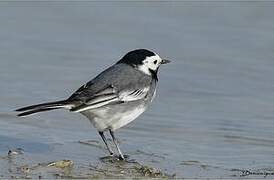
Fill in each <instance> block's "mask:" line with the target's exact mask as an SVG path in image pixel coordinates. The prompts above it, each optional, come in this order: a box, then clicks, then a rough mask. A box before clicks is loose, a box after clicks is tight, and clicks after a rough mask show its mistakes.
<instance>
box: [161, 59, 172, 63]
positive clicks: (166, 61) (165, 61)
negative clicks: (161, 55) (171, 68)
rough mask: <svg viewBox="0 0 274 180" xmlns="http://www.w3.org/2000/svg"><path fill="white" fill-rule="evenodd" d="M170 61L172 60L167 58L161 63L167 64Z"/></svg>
mask: <svg viewBox="0 0 274 180" xmlns="http://www.w3.org/2000/svg"><path fill="white" fill-rule="evenodd" d="M170 62H171V61H170V60H167V59H162V62H161V64H167V63H170Z"/></svg>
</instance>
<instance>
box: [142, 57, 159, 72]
mask: <svg viewBox="0 0 274 180" xmlns="http://www.w3.org/2000/svg"><path fill="white" fill-rule="evenodd" d="M161 62H162V59H161V58H160V56H159V55H158V54H156V55H155V56H150V57H147V58H146V59H145V60H144V61H143V64H142V65H139V66H138V69H139V70H140V71H142V72H144V73H145V74H148V75H151V72H150V71H149V69H151V70H153V71H156V70H157V69H158V67H159V66H160V65H161Z"/></svg>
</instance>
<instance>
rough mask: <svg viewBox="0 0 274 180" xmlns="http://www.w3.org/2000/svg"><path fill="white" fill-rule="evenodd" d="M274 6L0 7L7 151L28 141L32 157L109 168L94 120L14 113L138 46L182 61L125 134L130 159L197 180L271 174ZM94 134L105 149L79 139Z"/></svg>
mask: <svg viewBox="0 0 274 180" xmlns="http://www.w3.org/2000/svg"><path fill="white" fill-rule="evenodd" d="M273 8H274V4H273V3H271V2H265V3H250V2H249V3H248V2H246V3H244V2H241V3H239V2H238V3H237V2H234V3H233V2H231V3H229V2H223V3H217V2H208V3H206V2H205V3H202V2H196V3H195V2H194V3H190V2H184V3H180V2H173V3H168V2H162V3H160V2H158V3H156V2H150V3H146V2H142V3H138V2H120V3H114V2H104V3H100V2H71V3H69V2H51V3H50V2H40V3H34V2H25V3H23V2H13V3H8V2H0V26H1V28H0V42H1V43H0V82H1V88H0V92H1V93H0V154H1V155H2V156H5V155H6V153H7V151H8V150H9V149H12V148H23V149H24V155H21V156H23V157H22V159H23V160H22V161H23V162H25V163H33V164H35V163H39V162H45V161H46V162H47V161H54V160H58V159H71V160H73V161H74V163H75V168H78V169H80V170H81V168H80V167H85V166H87V165H88V164H93V165H94V164H96V165H98V164H99V165H103V164H102V162H101V161H100V160H99V157H102V156H105V155H106V153H107V152H106V151H105V150H102V147H101V146H102V145H103V144H102V143H101V141H100V138H99V136H98V134H97V132H96V130H95V129H94V128H93V127H92V125H91V124H90V123H89V122H88V121H87V120H86V119H85V117H83V116H81V115H79V114H73V113H67V112H66V111H62V110H61V111H54V112H49V113H41V114H37V115H36V116H30V117H26V118H17V117H16V116H15V115H14V113H13V112H12V111H13V110H14V109H16V108H18V107H21V106H25V105H30V104H35V103H40V102H45V101H52V100H59V99H63V98H67V97H68V96H69V95H70V94H71V93H73V92H74V91H75V90H76V89H77V88H78V87H80V86H81V85H82V84H84V83H85V82H87V81H88V80H90V79H91V78H93V77H94V76H96V75H97V74H98V73H99V72H101V71H102V70H103V69H105V68H107V67H108V66H110V65H111V64H113V63H115V61H117V60H119V58H121V56H122V55H124V54H125V53H126V52H128V51H129V50H132V49H135V48H148V49H151V50H154V51H155V52H157V53H158V54H159V55H160V56H162V57H164V58H167V59H171V60H172V64H170V65H168V66H165V67H162V68H161V69H160V74H159V78H160V81H159V87H158V91H157V92H158V93H157V97H156V99H155V101H154V102H153V105H152V106H151V107H150V109H149V110H148V111H147V112H146V113H144V114H143V115H142V116H141V117H139V118H138V119H137V120H136V121H134V122H133V123H131V124H130V125H129V126H127V127H126V128H123V129H120V130H119V131H118V132H117V136H118V138H119V139H120V141H121V148H122V150H123V151H124V152H125V153H126V154H128V155H129V156H130V158H132V159H135V160H137V161H138V162H140V163H143V164H146V165H149V166H152V167H155V168H159V169H161V170H162V171H163V172H167V173H169V174H173V173H176V176H177V177H188V178H195V177H233V176H234V175H235V176H236V177H238V176H240V172H238V171H235V169H236V170H239V171H240V170H246V169H247V170H257V169H267V168H268V169H269V168H270V169H272V168H273V164H274V159H273V156H274V150H273V147H274V140H273V139H274V131H273V129H274V121H273V118H274V113H273V107H274V83H273V77H274V71H273V69H274V60H273V59H274V51H273V49H274V43H273V42H274V33H273V32H274V21H273V16H274V11H273ZM85 140H94V141H96V142H97V141H98V142H97V143H96V144H97V145H98V146H86V145H84V144H80V143H79V141H85ZM19 156H20V155H19ZM20 161H21V160H20ZM8 165H11V164H9V163H8V162H6V161H4V160H2V162H0V167H1V168H0V169H2V170H1V174H2V177H3V176H4V175H6V176H4V177H9V175H11V174H12V172H13V171H9V169H8V168H7V166H8ZM233 170H234V171H233ZM8 172H9V173H10V174H9V173H8ZM38 174H39V173H38ZM36 175H37V174H33V176H34V177H36Z"/></svg>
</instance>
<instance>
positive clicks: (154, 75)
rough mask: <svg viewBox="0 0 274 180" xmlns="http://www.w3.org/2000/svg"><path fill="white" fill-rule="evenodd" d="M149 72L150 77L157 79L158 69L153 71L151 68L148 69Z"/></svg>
mask: <svg viewBox="0 0 274 180" xmlns="http://www.w3.org/2000/svg"><path fill="white" fill-rule="evenodd" d="M149 72H150V73H151V76H152V78H153V79H155V80H156V81H158V76H157V73H158V69H156V70H155V71H154V70H152V69H149Z"/></svg>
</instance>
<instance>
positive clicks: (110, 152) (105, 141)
mask: <svg viewBox="0 0 274 180" xmlns="http://www.w3.org/2000/svg"><path fill="white" fill-rule="evenodd" d="M98 132H99V134H100V136H101V138H102V139H103V141H104V143H105V145H106V146H107V149H108V152H109V154H110V155H111V156H113V151H112V150H111V149H110V147H109V146H108V143H107V140H106V137H105V135H104V132H103V131H98Z"/></svg>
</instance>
